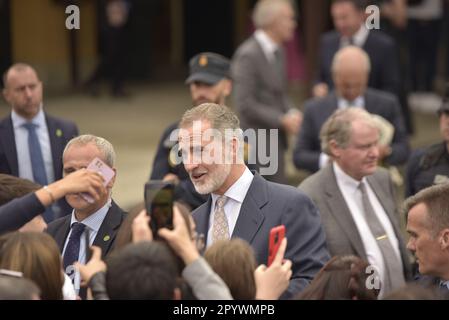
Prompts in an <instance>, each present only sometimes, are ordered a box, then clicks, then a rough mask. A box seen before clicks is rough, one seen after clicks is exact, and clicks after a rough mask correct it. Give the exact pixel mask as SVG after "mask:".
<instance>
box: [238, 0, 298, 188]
mask: <svg viewBox="0 0 449 320" xmlns="http://www.w3.org/2000/svg"><path fill="white" fill-rule="evenodd" d="M253 22H254V25H255V26H256V28H257V30H256V31H255V32H254V34H253V35H252V36H251V37H250V38H249V39H247V40H246V41H245V42H244V43H243V44H241V45H240V47H239V48H238V49H237V51H236V53H235V55H234V57H233V59H232V65H231V73H232V79H233V81H234V98H235V105H236V108H237V111H238V115H239V118H240V120H241V122H242V128H243V129H248V128H251V129H275V130H277V133H278V137H277V140H276V143H275V144H276V145H277V146H276V145H273V144H274V143H272V144H271V145H270V139H269V135H268V134H267V136H266V138H262V137H261V138H260V140H259V142H258V143H257V148H256V147H255V146H254V147H253V148H252V149H251V150H252V151H253V152H254V153H252V156H253V157H254V156H255V155H256V151H257V150H258V149H260V148H261V145H260V142H262V143H265V145H266V146H268V147H269V148H270V149H267V150H269V151H270V152H274V153H276V152H277V157H276V158H277V164H278V169H277V171H276V172H274V174H273V173H267V175H266V178H267V179H269V180H271V181H275V182H281V183H285V182H286V177H285V172H284V161H285V159H284V153H285V150H286V149H287V148H288V140H287V135H288V134H296V133H297V132H298V130H299V128H300V126H301V120H302V115H301V113H300V112H299V110H298V109H296V108H295V107H294V105H293V103H292V101H291V100H290V99H289V98H288V96H287V89H288V88H287V78H286V74H285V61H284V60H285V57H284V51H283V48H282V44H283V43H284V42H286V41H288V40H290V39H291V38H292V36H293V32H294V29H295V27H296V21H295V15H294V12H293V8H292V7H291V5H290V3H289V2H287V1H285V0H274V1H267V0H261V1H259V2H258V3H257V4H256V7H255V9H254V14H253ZM276 148H277V149H276ZM256 149H257V150H256ZM250 159H251V158H250ZM261 160H262V159H260V157H259V158H258V159H257V164H258V165H259V166H260V167H261V168H262V167H264V165H266V163H262V161H263V160H262V161H261ZM261 173H262V174H264V173H263V171H262V170H261ZM270 174H271V175H270Z"/></svg>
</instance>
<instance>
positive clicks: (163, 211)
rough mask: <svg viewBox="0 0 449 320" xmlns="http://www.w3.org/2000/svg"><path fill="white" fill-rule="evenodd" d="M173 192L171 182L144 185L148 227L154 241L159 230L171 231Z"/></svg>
mask: <svg viewBox="0 0 449 320" xmlns="http://www.w3.org/2000/svg"><path fill="white" fill-rule="evenodd" d="M174 190H175V185H174V183H172V182H167V181H162V180H150V181H148V182H147V183H146V184H145V208H146V210H147V213H148V215H149V216H150V217H151V220H150V227H151V231H152V232H153V237H154V238H155V239H157V238H158V235H157V231H158V230H159V229H160V228H167V229H173V195H174Z"/></svg>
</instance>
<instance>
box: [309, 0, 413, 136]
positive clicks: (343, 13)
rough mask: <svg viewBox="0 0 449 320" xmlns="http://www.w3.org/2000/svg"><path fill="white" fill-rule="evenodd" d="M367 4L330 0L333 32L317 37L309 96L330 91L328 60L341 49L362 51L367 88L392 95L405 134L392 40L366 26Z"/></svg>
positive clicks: (405, 110)
mask: <svg viewBox="0 0 449 320" xmlns="http://www.w3.org/2000/svg"><path fill="white" fill-rule="evenodd" d="M368 4H369V3H368V1H367V0H334V1H333V2H332V5H331V15H332V19H333V21H334V26H335V30H334V31H330V32H327V33H325V34H324V35H323V36H322V37H321V42H320V50H319V58H318V59H319V62H318V63H319V66H318V75H317V79H316V84H315V86H314V88H313V95H314V96H316V97H323V96H325V95H326V94H327V93H328V92H329V91H330V90H332V89H333V87H334V85H335V84H334V81H333V80H334V79H333V77H332V60H333V57H334V55H335V53H336V52H337V51H338V50H340V49H341V48H343V47H345V46H348V45H354V46H357V47H360V48H361V49H363V50H364V51H365V52H366V53H367V54H368V56H369V58H370V61H371V72H370V75H369V82H368V86H369V87H370V88H374V89H378V90H382V91H387V92H390V93H391V94H393V95H395V96H396V97H397V98H398V99H399V102H400V110H401V113H402V115H403V117H404V121H405V122H406V123H405V125H406V129H407V131H408V132H411V131H412V123H411V119H410V112H409V110H408V104H407V99H406V94H405V88H404V87H403V85H402V84H401V82H402V81H403V80H402V79H401V75H400V68H399V65H400V64H399V53H398V50H397V47H396V45H395V43H394V40H393V39H392V38H391V37H390V36H388V35H387V34H385V33H383V32H382V31H379V30H371V29H369V28H368V27H367V26H366V22H365V20H366V13H365V10H366V7H367V6H368Z"/></svg>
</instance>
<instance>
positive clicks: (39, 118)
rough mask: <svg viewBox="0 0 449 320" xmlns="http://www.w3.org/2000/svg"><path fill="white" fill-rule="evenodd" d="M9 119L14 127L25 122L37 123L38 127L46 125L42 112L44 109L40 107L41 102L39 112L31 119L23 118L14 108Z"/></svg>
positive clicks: (18, 126)
mask: <svg viewBox="0 0 449 320" xmlns="http://www.w3.org/2000/svg"><path fill="white" fill-rule="evenodd" d="M11 120H12V124H13V127H14V129H17V128H20V127H21V126H23V125H24V124H25V123H28V122H31V123H34V124H36V125H38V126H39V127H40V128H42V127H45V126H46V123H45V114H44V110H43V108H42V104H41V106H40V108H39V112H38V113H37V114H36V115H35V116H34V118H33V119H31V121H29V120H28V119H25V118H24V117H22V116H21V115H19V114H18V113H17V112H16V111H14V110H12V111H11Z"/></svg>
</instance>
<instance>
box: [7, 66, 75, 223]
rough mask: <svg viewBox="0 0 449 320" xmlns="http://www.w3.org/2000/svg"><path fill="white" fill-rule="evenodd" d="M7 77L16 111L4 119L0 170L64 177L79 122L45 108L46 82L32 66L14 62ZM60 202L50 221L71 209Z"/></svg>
mask: <svg viewBox="0 0 449 320" xmlns="http://www.w3.org/2000/svg"><path fill="white" fill-rule="evenodd" d="M3 81H4V84H5V88H4V89H3V96H4V97H5V99H6V101H7V102H8V103H9V104H10V105H11V107H12V111H11V115H9V116H7V117H6V118H4V119H2V120H0V173H6V174H10V175H14V176H18V177H21V178H24V179H28V180H32V181H34V182H36V183H39V184H41V185H47V184H50V183H52V182H54V181H56V180H59V179H61V177H62V152H63V150H64V147H65V145H66V144H67V142H68V141H69V140H70V139H72V138H73V137H75V136H77V135H78V128H77V126H76V125H75V124H74V123H73V122H70V121H67V120H63V119H59V118H55V117H52V116H50V115H48V114H47V113H45V112H44V110H43V107H42V91H43V90H42V82H41V81H40V80H39V78H38V76H37V74H36V71H35V70H34V69H33V68H32V67H31V66H29V65H27V64H23V63H18V64H14V65H13V66H11V67H10V68H9V69H8V70H7V71H6V73H5V75H4V79H3ZM58 204H59V206H52V210H51V211H47V212H46V213H45V214H44V218H45V220H46V221H47V222H50V221H51V220H53V219H54V218H58V217H60V216H62V215H65V214H67V213H68V212H66V211H67V210H68V205H67V203H66V202H65V201H60V202H59V203H58ZM52 215H54V216H52Z"/></svg>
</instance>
